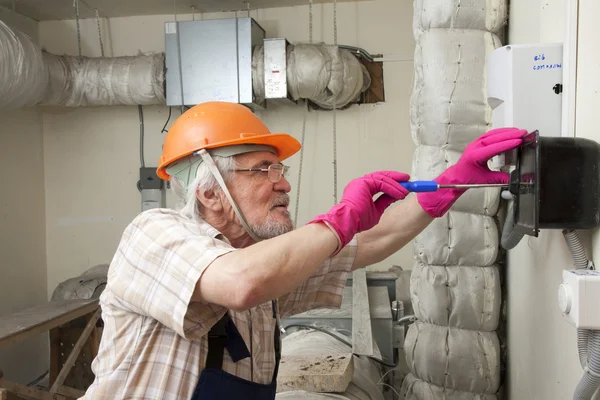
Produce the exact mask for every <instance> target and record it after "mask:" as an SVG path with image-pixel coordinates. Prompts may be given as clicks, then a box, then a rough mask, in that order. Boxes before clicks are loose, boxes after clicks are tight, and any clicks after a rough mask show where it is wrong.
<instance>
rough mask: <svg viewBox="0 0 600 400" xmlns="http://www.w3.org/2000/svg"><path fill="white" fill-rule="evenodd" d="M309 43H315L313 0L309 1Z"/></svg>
mask: <svg viewBox="0 0 600 400" xmlns="http://www.w3.org/2000/svg"><path fill="white" fill-rule="evenodd" d="M308 42H309V43H312V42H313V0H308Z"/></svg>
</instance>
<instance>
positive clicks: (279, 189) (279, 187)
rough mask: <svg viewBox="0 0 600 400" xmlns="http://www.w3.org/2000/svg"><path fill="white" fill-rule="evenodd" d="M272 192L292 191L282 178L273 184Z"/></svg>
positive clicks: (286, 181)
mask: <svg viewBox="0 0 600 400" xmlns="http://www.w3.org/2000/svg"><path fill="white" fill-rule="evenodd" d="M273 190H275V191H277V192H284V193H289V192H290V191H291V190H292V186H291V185H290V183H289V182H288V180H287V179H286V178H285V177H284V176H282V177H281V179H280V180H279V182H277V183H275V184H273Z"/></svg>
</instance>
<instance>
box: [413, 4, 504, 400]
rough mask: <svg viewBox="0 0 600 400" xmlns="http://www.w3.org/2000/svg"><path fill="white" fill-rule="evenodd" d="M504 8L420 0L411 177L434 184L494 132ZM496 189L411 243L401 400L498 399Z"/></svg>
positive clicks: (465, 202)
mask: <svg viewBox="0 0 600 400" xmlns="http://www.w3.org/2000/svg"><path fill="white" fill-rule="evenodd" d="M505 20H506V2H505V1H504V0H495V1H489V0H476V1H469V2H465V1H460V0H453V1H448V0H416V1H415V2H414V36H415V39H416V42H417V46H416V50H415V61H414V68H415V80H414V87H413V94H412V99H411V110H410V113H411V131H412V136H413V140H414V142H415V143H416V145H417V149H416V151H415V154H414V157H413V171H412V176H413V177H414V179H425V180H427V179H433V178H435V177H436V176H438V175H439V174H440V173H441V172H442V171H443V170H444V169H446V168H447V167H449V166H450V165H452V164H454V163H456V161H457V160H458V158H459V157H460V155H461V154H462V152H463V151H464V149H465V147H466V145H467V144H468V143H470V142H471V141H473V140H475V139H476V138H477V137H478V136H480V135H482V134H483V133H484V132H486V131H487V130H489V129H490V127H491V110H490V108H489V107H488V105H487V103H486V97H487V96H486V75H487V71H486V59H487V56H488V55H489V54H490V53H491V52H492V51H493V50H494V49H496V48H497V47H499V46H500V45H501V43H500V39H499V37H498V36H497V35H496V34H497V33H498V32H499V31H500V30H501V29H502V27H503V25H504V24H505ZM499 196H500V192H499V190H498V189H482V190H477V191H475V190H474V191H468V192H467V193H465V195H463V196H462V198H461V199H460V200H459V201H457V202H456V204H455V205H454V207H453V208H452V209H451V210H450V212H449V213H447V215H445V216H444V217H442V218H438V219H436V220H435V221H434V222H433V223H432V224H431V225H430V226H429V227H428V228H427V229H426V230H425V231H424V232H423V233H422V234H421V235H419V236H418V237H417V238H416V239H415V241H414V252H415V260H416V262H415V265H414V267H413V271H412V276H411V289H410V290H411V300H412V303H413V308H414V311H415V315H416V316H417V318H418V321H417V322H416V323H415V324H413V325H412V326H411V327H410V329H409V331H408V333H407V336H406V341H405V346H404V347H405V351H406V355H407V356H406V358H407V363H408V366H409V368H410V370H411V372H410V373H409V374H408V375H407V377H406V379H405V380H404V382H403V385H402V394H403V395H404V396H406V399H407V400H432V399H447V400H463V399H465V400H466V399H479V400H495V399H497V393H498V390H499V388H500V382H501V376H500V371H501V369H502V368H501V359H502V357H501V346H500V341H499V338H498V334H497V329H498V325H499V320H500V308H501V291H500V271H499V268H498V265H497V264H495V263H496V262H497V258H498V247H499V246H498V245H499V233H498V232H499V229H498V224H497V220H496V218H495V214H496V212H497V210H498V206H499V200H500V197H499Z"/></svg>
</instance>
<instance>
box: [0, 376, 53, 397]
mask: <svg viewBox="0 0 600 400" xmlns="http://www.w3.org/2000/svg"><path fill="white" fill-rule="evenodd" d="M0 387H2V388H4V389H7V391H8V392H9V393H11V394H16V395H19V396H22V397H27V398H30V399H35V400H55V399H64V396H62V395H52V394H50V393H48V392H45V391H42V390H38V389H34V388H30V387H28V386H25V385H21V384H19V383H14V382H11V381H7V380H4V379H3V380H0Z"/></svg>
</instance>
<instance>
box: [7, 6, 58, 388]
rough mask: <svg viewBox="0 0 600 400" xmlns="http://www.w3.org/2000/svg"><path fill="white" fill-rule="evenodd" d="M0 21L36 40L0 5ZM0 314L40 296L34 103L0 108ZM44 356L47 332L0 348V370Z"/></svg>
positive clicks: (24, 367)
mask: <svg viewBox="0 0 600 400" xmlns="http://www.w3.org/2000/svg"><path fill="white" fill-rule="evenodd" d="M0 20H2V21H4V22H6V23H7V24H8V25H10V26H12V27H13V28H15V29H19V30H21V31H22V32H25V33H27V34H28V35H30V36H31V37H32V38H34V40H37V23H36V22H35V21H32V20H28V19H26V18H19V16H17V15H14V14H13V13H11V12H10V11H8V10H6V9H3V8H0ZM0 121H1V122H2V123H1V124H0V142H1V143H2V144H1V145H0V170H2V173H1V174H0V187H2V188H3V190H2V197H1V198H0V257H1V261H0V265H1V266H0V274H1V276H2V277H1V278H0V316H5V315H8V314H11V313H14V312H17V311H21V310H22V309H25V308H28V307H32V306H35V305H38V304H40V303H43V302H45V301H46V237H45V225H46V216H45V212H44V165H43V151H42V121H41V116H40V113H39V111H38V110H37V109H35V108H33V109H32V108H30V109H22V110H17V111H9V112H2V113H0ZM47 360H48V344H47V335H40V336H39V337H38V338H34V339H31V340H27V341H24V342H21V343H19V344H17V345H14V346H11V347H8V348H6V349H2V350H0V370H2V371H3V372H4V375H5V377H6V378H8V379H12V380H15V381H18V382H24V383H28V382H30V381H32V380H33V379H35V378H36V377H38V376H39V375H41V374H42V373H43V372H44V370H45V369H46V364H47Z"/></svg>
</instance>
